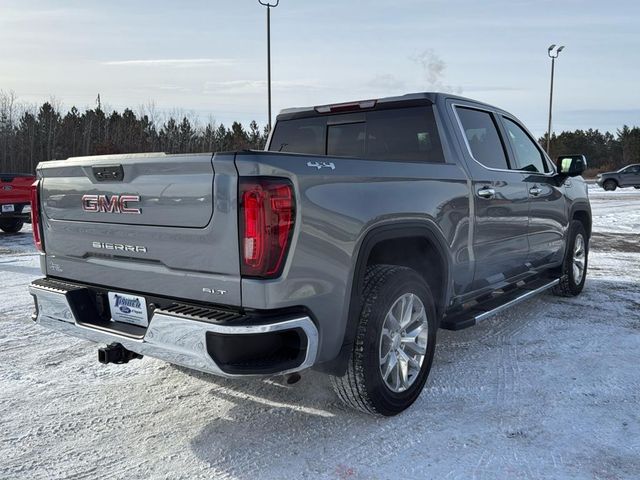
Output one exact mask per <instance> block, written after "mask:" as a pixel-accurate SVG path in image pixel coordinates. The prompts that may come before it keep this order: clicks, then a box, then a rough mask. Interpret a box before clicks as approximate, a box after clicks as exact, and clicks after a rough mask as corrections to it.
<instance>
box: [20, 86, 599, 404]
mask: <svg viewBox="0 0 640 480" xmlns="http://www.w3.org/2000/svg"><path fill="white" fill-rule="evenodd" d="M585 166H586V162H585V159H584V157H583V156H569V157H566V156H565V157H561V158H560V159H559V160H558V162H557V165H554V164H553V163H552V162H551V161H550V160H549V158H548V157H547V156H546V154H545V153H544V151H543V150H542V149H541V148H540V146H539V145H538V144H537V142H536V141H535V140H534V138H533V136H532V135H531V134H530V133H529V132H528V131H527V130H526V129H525V128H524V127H523V126H522V124H521V123H520V122H519V121H518V120H517V119H516V118H515V117H514V116H513V115H511V114H509V113H507V112H505V111H503V110H500V109H498V108H495V107H492V106H490V105H486V104H483V103H479V102H476V101H473V100H469V99H466V98H460V97H454V96H450V95H446V94H439V93H419V94H411V95H405V96H401V97H394V98H384V99H379V100H368V101H361V102H353V103H345V104H338V105H326V106H318V107H311V108H298V109H290V110H285V111H283V112H281V113H280V115H279V116H278V118H277V122H276V124H275V128H274V130H273V132H272V134H271V137H270V139H269V142H268V145H267V148H266V151H242V152H234V153H216V154H213V155H212V154H191V155H165V154H162V153H157V154H136V155H113V156H102V157H83V158H72V159H68V160H64V161H51V162H46V163H41V164H40V165H39V166H38V169H37V176H38V179H39V181H38V185H37V186H35V187H34V192H33V195H34V199H33V232H34V238H35V242H36V245H37V247H38V249H39V250H40V252H42V254H41V267H42V271H43V272H44V274H45V275H46V277H45V278H42V279H39V280H36V281H34V282H33V283H32V285H31V286H30V292H31V294H32V295H33V297H34V299H35V307H36V310H35V314H34V316H33V318H34V320H35V321H36V322H37V323H38V324H40V325H43V326H46V327H49V328H51V329H54V330H57V331H60V332H64V333H67V334H69V335H73V336H76V337H81V338H85V339H88V340H91V341H93V342H96V343H101V344H106V345H107V346H105V347H102V348H100V349H99V351H98V357H99V360H100V361H101V362H103V363H109V362H115V363H125V362H127V361H129V360H131V359H133V358H140V357H141V356H142V355H149V356H152V357H156V358H159V359H163V360H165V361H168V362H171V363H175V364H179V365H182V366H185V367H189V368H192V369H197V370H201V371H204V372H209V373H212V374H217V375H222V376H228V377H233V376H246V375H275V374H293V373H294V372H299V371H301V370H304V369H307V368H311V367H313V368H315V369H318V370H321V371H324V372H326V373H328V374H330V375H331V377H332V382H333V384H334V386H335V390H336V392H337V394H338V396H339V397H340V398H341V399H342V400H343V401H344V402H345V403H346V404H348V405H350V406H352V407H355V408H357V409H360V410H363V411H365V412H370V413H377V414H381V415H394V414H397V413H399V412H401V411H402V410H404V409H406V408H407V407H408V406H410V405H411V404H412V403H413V402H414V401H415V400H416V398H417V397H418V395H419V394H420V392H421V390H422V388H423V386H424V384H425V381H426V379H427V375H428V374H429V370H430V368H431V363H432V360H433V354H434V349H435V346H436V332H437V330H438V328H446V329H452V330H458V329H461V328H465V327H469V326H472V325H474V324H476V323H477V322H479V321H481V320H483V319H485V318H487V317H488V316H490V315H492V314H494V313H496V312H498V311H500V310H501V309H503V308H506V307H508V306H510V305H513V304H515V303H517V302H519V301H522V300H524V299H527V298H529V297H530V296H532V295H534V294H537V293H540V292H542V291H544V290H546V289H553V291H554V292H555V293H556V294H559V295H567V296H570V295H577V294H579V293H580V291H581V290H582V288H583V286H584V283H585V278H586V273H587V256H588V247H589V237H590V234H591V209H590V205H589V200H588V197H587V188H586V185H585V182H584V181H583V180H582V178H581V177H580V174H581V172H582V171H583V170H584V168H585ZM294 377H297V375H291V376H290V377H289V378H290V379H291V380H293V379H294Z"/></svg>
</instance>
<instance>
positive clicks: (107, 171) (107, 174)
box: [92, 165, 124, 182]
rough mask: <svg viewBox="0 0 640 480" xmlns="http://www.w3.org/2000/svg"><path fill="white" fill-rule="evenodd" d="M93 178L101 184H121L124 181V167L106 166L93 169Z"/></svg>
mask: <svg viewBox="0 0 640 480" xmlns="http://www.w3.org/2000/svg"><path fill="white" fill-rule="evenodd" d="M92 170H93V176H94V177H96V180H97V181H99V182H121V181H123V180H124V169H123V168H122V165H104V166H100V167H92Z"/></svg>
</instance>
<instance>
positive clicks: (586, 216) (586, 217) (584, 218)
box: [569, 203, 592, 238]
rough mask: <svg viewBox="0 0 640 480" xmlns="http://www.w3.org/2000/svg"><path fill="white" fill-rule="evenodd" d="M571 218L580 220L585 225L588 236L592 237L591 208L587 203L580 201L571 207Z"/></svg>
mask: <svg viewBox="0 0 640 480" xmlns="http://www.w3.org/2000/svg"><path fill="white" fill-rule="evenodd" d="M569 218H570V219H571V220H578V221H579V222H581V223H582V225H583V226H584V229H585V231H586V232H587V236H588V237H589V238H591V229H592V220H591V208H590V207H589V206H588V205H587V204H582V203H578V204H576V205H573V206H572V208H571V215H570V217H569Z"/></svg>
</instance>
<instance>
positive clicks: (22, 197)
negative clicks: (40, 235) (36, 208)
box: [0, 173, 36, 233]
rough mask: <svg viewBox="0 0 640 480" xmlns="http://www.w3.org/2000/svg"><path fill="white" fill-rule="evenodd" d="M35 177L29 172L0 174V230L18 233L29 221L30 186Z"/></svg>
mask: <svg viewBox="0 0 640 480" xmlns="http://www.w3.org/2000/svg"><path fill="white" fill-rule="evenodd" d="M35 180H36V177H35V176H33V175H29V174H15V173H3V174H0V230H2V231H3V232H5V233H18V232H19V231H20V230H22V227H23V225H24V223H25V222H30V221H31V205H30V203H31V186H32V185H33V182H34V181H35Z"/></svg>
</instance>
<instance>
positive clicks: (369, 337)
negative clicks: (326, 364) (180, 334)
mask: <svg viewBox="0 0 640 480" xmlns="http://www.w3.org/2000/svg"><path fill="white" fill-rule="evenodd" d="M407 293H412V294H414V295H416V296H417V297H418V298H419V299H420V300H421V301H422V304H423V305H424V312H425V313H426V316H427V327H425V328H427V331H428V337H427V341H426V351H425V353H424V359H423V361H422V365H421V368H420V369H419V370H418V371H417V373H415V374H414V377H413V378H414V380H413V383H411V385H410V386H409V387H408V388H407V389H406V390H405V391H402V392H395V391H393V390H392V389H391V388H390V387H389V386H388V385H387V384H386V383H385V381H384V379H383V375H382V373H381V371H380V370H381V367H380V360H381V359H380V354H381V352H380V350H381V348H382V347H381V335H382V328H383V325H384V322H385V318H386V316H387V313H388V312H389V310H390V309H391V307H392V306H394V304H395V303H396V301H397V300H399V299H400V298H401V297H402V296H403V295H405V294H407ZM357 328H358V330H357V333H356V338H355V342H354V346H353V350H352V352H351V356H350V358H349V362H348V367H347V371H346V373H345V374H344V375H343V376H341V377H335V376H332V377H331V380H332V384H333V388H334V390H335V392H336V394H337V395H338V397H339V398H340V400H342V402H343V403H344V404H346V405H347V406H349V407H352V408H355V409H357V410H360V411H362V412H365V413H370V414H378V415H384V416H392V415H396V414H398V413H400V412H402V411H403V410H405V409H407V408H408V407H410V406H411V405H412V404H413V402H415V401H416V399H417V398H418V396H419V395H420V393H421V392H422V389H423V387H424V384H425V382H426V380H427V376H428V375H429V371H430V370H431V364H432V362H433V354H434V351H435V345H436V332H437V329H438V319H437V317H436V309H435V303H434V300H433V295H432V294H431V290H430V289H429V286H428V285H427V284H426V282H425V281H424V280H423V279H422V277H421V276H420V275H419V274H418V273H417V272H415V271H414V270H412V269H410V268H405V267H398V266H394V265H373V266H370V267H368V268H367V271H366V274H365V283H364V290H363V305H362V310H361V311H360V314H359V323H358V327H357Z"/></svg>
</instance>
